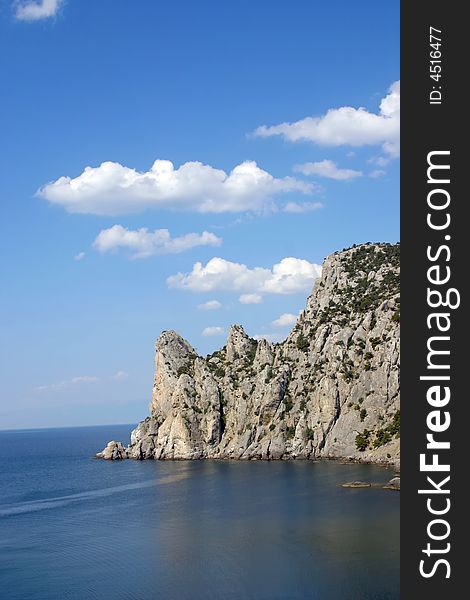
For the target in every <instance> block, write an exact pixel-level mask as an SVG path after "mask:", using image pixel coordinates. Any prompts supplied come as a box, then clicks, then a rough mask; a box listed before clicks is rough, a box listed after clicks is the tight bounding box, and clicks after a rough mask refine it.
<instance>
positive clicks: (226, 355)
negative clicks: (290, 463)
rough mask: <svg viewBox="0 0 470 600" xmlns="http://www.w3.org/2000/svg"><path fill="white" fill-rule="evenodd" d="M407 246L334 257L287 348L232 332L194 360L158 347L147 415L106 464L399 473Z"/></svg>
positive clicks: (176, 348)
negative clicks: (318, 462)
mask: <svg viewBox="0 0 470 600" xmlns="http://www.w3.org/2000/svg"><path fill="white" fill-rule="evenodd" d="M399 315H400V300H399V245H390V244H364V245H361V246H358V247H355V248H350V249H348V250H344V251H342V252H337V253H335V254H333V255H331V256H329V257H328V258H327V259H326V260H325V262H324V265H323V269H322V275H321V278H319V279H317V281H316V282H315V286H314V289H313V293H312V295H311V296H310V297H309V298H308V300H307V306H306V308H305V310H304V311H303V312H302V313H301V314H300V316H299V319H298V321H297V324H296V325H295V327H294V328H293V330H292V331H291V333H290V334H289V336H288V337H287V339H286V340H285V341H284V342H282V343H281V344H271V343H269V342H268V341H266V340H259V341H257V340H254V339H252V338H250V337H249V336H248V335H247V334H246V333H245V331H244V329H243V327H241V326H240V325H234V326H232V327H231V329H230V332H229V335H228V339H227V343H226V345H225V346H224V347H223V348H222V349H220V350H218V351H216V352H214V353H213V354H211V355H208V356H207V357H205V358H203V357H201V356H198V355H197V353H196V351H195V350H194V349H193V348H192V346H191V345H190V344H189V343H188V342H187V341H186V340H184V339H183V338H182V337H181V336H180V335H179V334H177V333H176V332H174V331H164V332H163V333H162V335H161V336H160V338H159V339H158V341H157V344H156V355H155V375H154V382H153V392H152V400H151V403H150V416H149V417H147V418H146V419H145V420H144V421H142V422H141V423H140V424H139V425H138V426H137V428H136V429H135V430H134V431H133V432H132V434H131V442H130V445H129V446H128V447H127V448H123V446H122V445H120V443H119V442H110V444H108V446H107V447H106V448H105V449H104V450H103V452H101V453H99V454H98V455H97V456H99V457H102V458H107V459H114V460H115V459H122V458H134V459H201V458H234V459H294V458H305V459H315V458H322V457H325V458H347V459H349V460H353V461H366V462H376V463H384V464H394V465H397V466H398V464H399V454H400V440H399V417H400V412H399V406H400V404H399V402H400V399H399V366H400V348H399V320H400V318H399Z"/></svg>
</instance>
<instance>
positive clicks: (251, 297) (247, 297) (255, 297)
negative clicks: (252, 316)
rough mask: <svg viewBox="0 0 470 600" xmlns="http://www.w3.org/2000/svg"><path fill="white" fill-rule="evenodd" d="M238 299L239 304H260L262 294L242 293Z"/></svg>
mask: <svg viewBox="0 0 470 600" xmlns="http://www.w3.org/2000/svg"><path fill="white" fill-rule="evenodd" d="M238 300H239V301H240V303H241V304H261V303H262V302H263V296H261V295H260V294H242V295H241V296H240V298H238Z"/></svg>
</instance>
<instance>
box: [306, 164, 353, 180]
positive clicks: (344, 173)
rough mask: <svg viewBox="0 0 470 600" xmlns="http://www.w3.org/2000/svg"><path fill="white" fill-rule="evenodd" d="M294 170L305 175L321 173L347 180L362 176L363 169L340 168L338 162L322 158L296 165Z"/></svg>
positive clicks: (321, 174) (321, 175)
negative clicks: (317, 160)
mask: <svg viewBox="0 0 470 600" xmlns="http://www.w3.org/2000/svg"><path fill="white" fill-rule="evenodd" d="M294 171H296V172H297V173H302V174H303V175H319V176H320V177H327V178H328V179H337V180H339V181H345V180H347V179H355V178H356V177H361V176H362V171H355V170H354V169H339V168H338V166H337V165H336V163H334V162H333V161H332V160H321V161H319V162H308V163H303V164H301V165H296V166H295V167H294Z"/></svg>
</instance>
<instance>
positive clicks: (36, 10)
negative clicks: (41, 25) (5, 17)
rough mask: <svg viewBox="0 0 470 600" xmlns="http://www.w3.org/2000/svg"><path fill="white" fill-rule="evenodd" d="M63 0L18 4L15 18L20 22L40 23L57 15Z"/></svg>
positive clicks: (26, 0) (31, 0)
mask: <svg viewBox="0 0 470 600" xmlns="http://www.w3.org/2000/svg"><path fill="white" fill-rule="evenodd" d="M62 3H63V0H37V1H36V2H34V1H33V0H23V1H21V2H17V3H16V11H15V17H16V18H17V19H18V20H19V21H40V20H41V19H48V18H49V17H53V16H54V15H55V14H57V11H58V10H59V8H60V6H61V4H62Z"/></svg>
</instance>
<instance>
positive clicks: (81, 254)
mask: <svg viewBox="0 0 470 600" xmlns="http://www.w3.org/2000/svg"><path fill="white" fill-rule="evenodd" d="M84 258H85V252H79V253H78V254H75V256H74V257H73V260H83V259H84Z"/></svg>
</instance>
